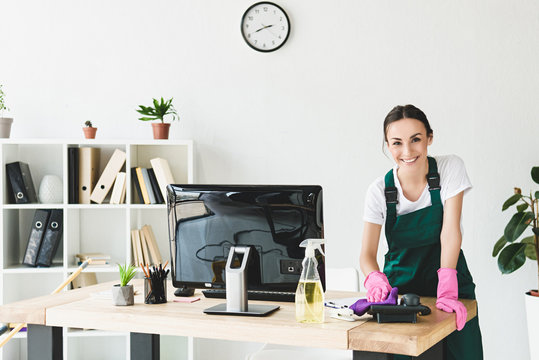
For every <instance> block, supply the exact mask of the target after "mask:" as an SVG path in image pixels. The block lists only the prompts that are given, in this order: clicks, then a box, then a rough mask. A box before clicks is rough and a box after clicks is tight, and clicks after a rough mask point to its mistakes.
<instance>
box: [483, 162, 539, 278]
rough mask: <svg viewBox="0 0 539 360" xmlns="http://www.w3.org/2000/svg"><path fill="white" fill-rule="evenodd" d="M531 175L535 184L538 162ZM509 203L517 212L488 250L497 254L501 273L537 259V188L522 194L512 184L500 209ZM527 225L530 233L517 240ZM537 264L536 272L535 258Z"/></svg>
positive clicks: (507, 206)
mask: <svg viewBox="0 0 539 360" xmlns="http://www.w3.org/2000/svg"><path fill="white" fill-rule="evenodd" d="M531 177H532V179H533V181H535V183H537V184H539V166H535V167H533V168H532V170H531ZM513 205H516V211H517V212H516V213H515V214H514V215H513V216H512V217H511V219H510V220H509V223H508V224H507V225H506V227H505V230H504V232H503V236H502V237H501V238H500V239H499V240H498V241H497V242H496V244H495V245H494V249H493V250H492V256H493V257H496V256H497V257H498V268H499V269H500V271H501V272H502V274H510V273H512V272H513V271H515V270H517V269H518V268H520V267H521V266H522V265H524V263H525V262H526V259H530V260H534V261H536V262H537V259H538V257H539V191H536V192H535V194H532V192H531V191H530V195H529V196H527V195H522V190H520V188H515V193H514V195H513V196H511V197H510V198H509V199H507V200H506V201H505V202H504V203H503V206H502V211H505V210H507V209H509V208H510V207H512V206H513ZM528 228H531V230H532V235H531V236H526V237H524V238H523V239H522V240H520V242H517V240H518V238H519V237H520V236H521V235H522V234H524V232H525V231H526V230H527V229H528ZM525 235H529V233H528V234H525ZM537 266H538V276H539V262H537Z"/></svg>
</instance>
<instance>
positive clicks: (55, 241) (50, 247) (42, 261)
mask: <svg viewBox="0 0 539 360" xmlns="http://www.w3.org/2000/svg"><path fill="white" fill-rule="evenodd" d="M63 222H64V211H63V210H62V209H53V210H51V213H50V216H49V221H48V222H47V227H46V229H45V233H44V235H43V240H42V241H41V247H40V248H39V254H38V256H37V266H46V267H49V266H51V264H52V259H53V258H54V255H55V254H56V251H57V250H58V245H59V244H60V241H61V240H62V235H63V233H64V230H63Z"/></svg>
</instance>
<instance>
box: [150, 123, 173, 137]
mask: <svg viewBox="0 0 539 360" xmlns="http://www.w3.org/2000/svg"><path fill="white" fill-rule="evenodd" d="M152 129H153V138H154V139H168V132H169V130H170V124H167V123H152Z"/></svg>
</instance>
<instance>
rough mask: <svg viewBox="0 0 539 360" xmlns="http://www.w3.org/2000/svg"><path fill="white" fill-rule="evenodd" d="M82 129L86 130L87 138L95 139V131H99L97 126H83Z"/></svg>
mask: <svg viewBox="0 0 539 360" xmlns="http://www.w3.org/2000/svg"><path fill="white" fill-rule="evenodd" d="M82 131H84V137H85V138H86V139H95V133H96V132H97V128H96V127H90V126H86V127H83V128H82Z"/></svg>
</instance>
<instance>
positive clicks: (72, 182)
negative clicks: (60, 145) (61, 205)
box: [67, 147, 79, 204]
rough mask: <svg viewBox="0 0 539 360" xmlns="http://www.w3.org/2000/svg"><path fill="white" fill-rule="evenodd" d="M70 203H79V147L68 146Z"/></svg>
mask: <svg viewBox="0 0 539 360" xmlns="http://www.w3.org/2000/svg"><path fill="white" fill-rule="evenodd" d="M67 164H68V169H67V173H68V199H69V204H78V203H79V148H78V147H70V148H67Z"/></svg>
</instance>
